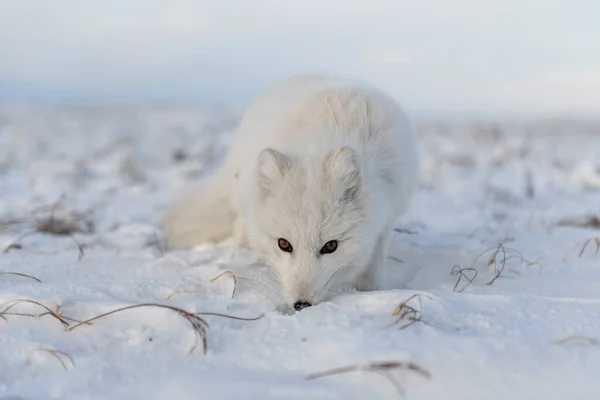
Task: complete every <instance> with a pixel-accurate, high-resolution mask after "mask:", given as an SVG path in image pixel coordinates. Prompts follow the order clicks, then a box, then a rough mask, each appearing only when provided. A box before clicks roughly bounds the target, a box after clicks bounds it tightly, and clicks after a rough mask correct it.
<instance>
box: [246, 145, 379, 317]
mask: <svg viewBox="0 0 600 400" xmlns="http://www.w3.org/2000/svg"><path fill="white" fill-rule="evenodd" d="M255 177H256V185H255V188H254V189H255V192H254V196H255V197H254V201H253V202H252V206H251V207H250V208H251V210H250V214H249V218H248V220H247V221H246V229H247V231H248V233H249V234H248V241H249V244H250V245H251V246H252V247H253V248H254V250H255V251H256V252H257V253H258V254H259V255H260V256H261V257H262V258H263V259H265V260H266V261H267V262H268V263H269V264H271V266H272V267H273V268H274V269H275V270H276V272H277V273H278V275H279V277H280V279H281V284H282V286H283V291H284V296H285V299H286V301H287V303H288V304H289V305H290V306H293V307H294V308H295V309H296V310H300V309H302V308H304V307H307V306H310V305H313V304H317V303H319V302H320V301H322V300H323V298H324V297H325V295H326V294H327V293H328V291H329V289H330V287H331V285H332V284H333V283H335V282H339V279H338V278H342V279H343V278H344V276H345V275H346V272H351V271H352V270H355V268H356V267H357V266H359V265H362V264H364V263H365V261H366V259H367V258H368V257H369V255H370V254H368V251H365V250H366V249H365V244H366V242H367V241H368V238H369V237H370V235H369V232H368V229H369V219H368V212H367V202H368V198H367V196H366V188H365V182H364V172H363V170H362V166H361V163H360V162H359V160H358V156H357V154H356V152H355V151H354V150H353V149H352V148H351V147H348V146H344V147H341V148H339V149H338V150H337V151H335V152H333V153H330V154H328V155H326V156H316V155H315V156H308V157H302V158H295V157H292V156H290V155H289V154H284V153H282V152H280V151H277V150H274V149H265V150H263V151H262V152H261V153H260V155H259V157H258V160H257V164H256V171H255Z"/></svg>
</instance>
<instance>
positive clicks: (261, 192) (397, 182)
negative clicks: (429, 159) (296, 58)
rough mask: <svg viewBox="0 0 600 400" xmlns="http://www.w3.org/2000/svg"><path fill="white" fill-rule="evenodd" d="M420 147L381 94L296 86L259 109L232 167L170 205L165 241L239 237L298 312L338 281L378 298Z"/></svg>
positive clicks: (315, 80) (333, 85) (311, 81)
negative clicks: (272, 272)
mask: <svg viewBox="0 0 600 400" xmlns="http://www.w3.org/2000/svg"><path fill="white" fill-rule="evenodd" d="M417 147H418V146H417V138H416V135H415V132H414V129H413V128H412V125H411V124H410V122H409V120H408V119H407V117H406V116H405V114H404V113H403V111H402V110H401V109H400V107H399V106H398V105H397V104H396V103H395V102H394V101H393V100H392V99H391V98H390V97H389V96H388V95H386V94H385V93H383V92H382V91H380V90H379V89H377V88H374V87H372V86H370V85H368V84H366V83H363V82H360V81H355V80H351V79H348V78H341V77H335V76H331V75H325V74H309V75H298V76H294V77H291V78H287V79H285V80H283V81H281V82H279V83H278V84H277V85H275V86H274V87H273V88H271V89H270V90H269V91H267V92H266V93H265V94H263V95H262V96H261V97H259V98H258V99H257V100H256V101H255V102H254V103H253V104H251V106H250V107H249V108H248V110H247V111H246V113H245V114H244V116H243V118H242V121H241V122H240V125H239V127H238V129H237V132H236V134H235V138H234V139H233V142H232V144H231V147H230V149H229V153H228V155H227V157H226V159H225V161H224V162H223V164H222V165H221V166H220V167H219V169H218V170H217V171H216V172H215V173H214V174H213V176H212V177H210V178H208V180H207V181H205V182H204V183H202V184H201V185H200V186H199V187H197V188H196V189H194V190H193V191H191V192H189V193H188V194H186V195H184V196H183V198H181V199H180V200H178V201H177V202H175V203H174V204H173V205H172V206H171V208H170V210H169V211H168V212H167V214H166V216H165V217H164V220H163V231H164V232H165V236H166V239H167V242H168V243H169V245H170V246H172V247H176V248H189V247H193V246H195V245H198V244H202V243H216V242H220V241H222V240H225V239H228V238H233V240H234V242H235V244H236V245H237V246H240V247H248V248H250V249H252V250H253V251H254V252H255V254H256V255H257V256H259V257H260V258H261V259H263V260H264V261H265V262H266V263H267V264H269V265H270V266H271V267H273V268H274V269H275V271H276V272H277V274H278V275H279V278H280V280H281V284H282V286H283V292H284V296H285V300H286V303H287V304H288V305H290V306H293V307H294V308H295V309H296V310H301V309H303V308H305V307H308V306H310V305H313V304H317V303H319V302H321V301H322V300H323V299H324V298H325V296H326V295H327V293H328V291H329V290H330V289H331V288H332V285H333V284H336V283H337V284H341V283H350V284H354V286H355V287H356V288H357V289H359V290H363V291H370V290H375V289H381V288H383V287H384V286H385V285H384V283H385V279H386V273H385V272H386V264H387V248H388V240H389V237H390V234H391V232H392V230H393V227H394V224H395V222H396V219H397V218H398V217H399V216H400V215H401V214H403V213H404V212H405V211H406V209H407V207H408V205H409V202H410V198H411V197H412V195H413V193H414V192H415V191H416V190H417V187H418V182H419V156H418V150H417Z"/></svg>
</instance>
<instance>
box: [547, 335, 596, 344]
mask: <svg viewBox="0 0 600 400" xmlns="http://www.w3.org/2000/svg"><path fill="white" fill-rule="evenodd" d="M556 343H558V344H575V345H584V346H585V345H587V346H597V345H598V344H600V340H598V339H597V338H595V337H591V336H583V335H575V336H568V337H566V338H563V339H560V340H559V341H557V342H556Z"/></svg>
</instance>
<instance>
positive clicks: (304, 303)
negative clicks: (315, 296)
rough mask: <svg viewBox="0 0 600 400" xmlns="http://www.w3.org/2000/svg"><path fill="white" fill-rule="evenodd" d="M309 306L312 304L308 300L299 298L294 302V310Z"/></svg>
mask: <svg viewBox="0 0 600 400" xmlns="http://www.w3.org/2000/svg"><path fill="white" fill-rule="evenodd" d="M310 306H312V304H311V303H309V302H308V301H302V300H299V301H297V302H295V303H294V310H296V311H301V310H304V309H305V308H307V307H310Z"/></svg>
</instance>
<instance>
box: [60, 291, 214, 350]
mask: <svg viewBox="0 0 600 400" xmlns="http://www.w3.org/2000/svg"><path fill="white" fill-rule="evenodd" d="M141 307H156V308H163V309H167V310H171V311H174V312H176V313H177V314H179V315H181V316H182V317H183V318H184V319H186V320H187V321H188V322H189V323H190V325H191V326H192V329H193V331H194V334H195V341H194V345H193V346H192V348H191V349H190V351H189V354H192V353H193V352H194V350H195V349H196V347H198V341H202V349H203V353H204V354H206V350H207V343H206V329H207V328H208V323H207V322H206V321H205V320H203V319H202V318H200V317H198V316H197V315H194V314H192V313H190V312H188V311H185V310H183V309H181V308H177V307H173V306H167V305H164V304H154V303H144V304H135V305H132V306H126V307H121V308H117V309H116V310H112V311H109V312H106V313H104V314H100V315H97V316H95V317H93V318H90V319H87V320H85V321H83V322H80V323H79V324H76V325H73V326H72V327H71V328H69V331H72V330H73V329H76V328H78V327H80V326H81V325H84V324H89V323H90V322H92V321H95V320H97V319H100V318H104V317H108V316H109V315H112V314H116V313H119V312H122V311H127V310H131V309H134V308H141Z"/></svg>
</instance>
